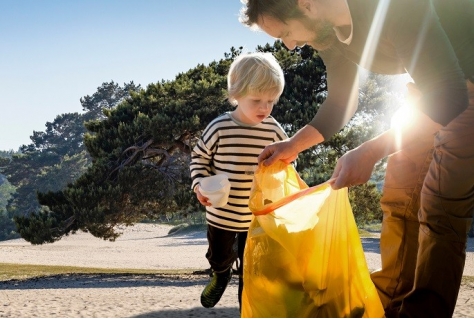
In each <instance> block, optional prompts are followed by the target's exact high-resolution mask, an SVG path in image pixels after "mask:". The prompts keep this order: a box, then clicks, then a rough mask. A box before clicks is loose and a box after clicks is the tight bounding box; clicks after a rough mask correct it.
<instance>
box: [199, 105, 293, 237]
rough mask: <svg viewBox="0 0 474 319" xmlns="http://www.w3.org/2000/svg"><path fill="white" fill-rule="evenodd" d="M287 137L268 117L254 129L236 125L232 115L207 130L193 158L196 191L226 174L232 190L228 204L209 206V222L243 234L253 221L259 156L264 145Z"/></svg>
mask: <svg viewBox="0 0 474 319" xmlns="http://www.w3.org/2000/svg"><path fill="white" fill-rule="evenodd" d="M286 138H288V136H287V135H286V133H285V131H284V130H283V129H282V127H281V126H280V124H279V123H278V122H277V121H276V120H275V119H274V118H273V117H272V116H269V117H267V118H266V119H265V120H263V121H262V122H261V123H259V124H257V125H253V126H249V125H245V124H242V123H239V122H237V121H236V120H235V119H233V118H232V115H231V113H230V112H228V113H225V114H223V115H221V116H219V117H217V118H215V119H214V120H213V121H212V122H211V123H210V124H209V125H208V126H207V127H206V129H205V130H204V133H203V134H202V137H201V139H200V140H199V141H198V143H197V145H196V146H195V147H194V149H193V151H192V155H191V164H190V170H191V178H192V186H191V187H192V188H193V189H194V188H195V187H196V185H198V184H199V181H200V180H201V179H202V178H203V177H207V176H211V175H215V174H225V175H227V177H228V178H229V182H230V184H231V189H230V193H229V201H228V203H227V205H225V206H223V207H219V208H214V207H211V206H206V220H207V223H208V224H210V225H212V226H214V227H218V228H221V229H225V230H230V231H236V232H244V231H247V230H248V227H249V225H250V222H251V220H252V212H251V211H250V209H249V207H248V202H249V197H250V188H251V187H252V180H253V173H254V171H255V170H256V169H257V165H258V162H257V157H258V156H259V155H260V153H261V152H262V150H263V149H264V148H265V146H267V145H269V144H271V143H273V142H276V141H281V140H284V139H286Z"/></svg>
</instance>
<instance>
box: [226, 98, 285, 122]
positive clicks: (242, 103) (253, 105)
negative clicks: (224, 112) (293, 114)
mask: <svg viewBox="0 0 474 319" xmlns="http://www.w3.org/2000/svg"><path fill="white" fill-rule="evenodd" d="M277 98H278V95H277V94H273V93H252V94H248V95H245V96H243V97H240V98H238V99H236V100H237V108H236V109H235V111H234V112H233V113H232V115H233V116H234V117H235V118H236V119H237V120H238V121H240V122H242V123H245V124H249V125H255V124H258V123H260V122H262V121H263V120H264V119H266V118H267V117H268V116H269V115H270V113H272V110H273V104H275V102H276V100H277Z"/></svg>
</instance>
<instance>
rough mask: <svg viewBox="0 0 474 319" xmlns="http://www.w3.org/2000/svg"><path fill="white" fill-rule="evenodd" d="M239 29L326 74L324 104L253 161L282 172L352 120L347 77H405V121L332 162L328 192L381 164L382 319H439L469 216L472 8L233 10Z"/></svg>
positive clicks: (448, 300) (424, 4)
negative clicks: (311, 54)
mask: <svg viewBox="0 0 474 319" xmlns="http://www.w3.org/2000/svg"><path fill="white" fill-rule="evenodd" d="M242 1H243V2H244V4H245V5H244V8H242V11H241V17H240V20H241V22H242V23H244V24H246V25H247V26H250V27H252V28H259V29H261V30H263V31H265V32H266V33H268V34H269V35H270V36H272V37H274V38H278V39H281V40H282V41H283V43H284V44H285V45H286V46H287V48H288V49H290V50H291V49H294V48H295V47H296V46H303V45H305V44H308V45H311V46H312V47H313V48H315V49H316V50H318V52H319V54H320V56H321V58H322V59H323V61H324V63H325V65H326V71H327V85H328V96H327V99H326V100H325V101H324V103H323V104H322V105H321V107H320V109H319V111H318V113H317V114H316V116H315V118H314V119H313V120H312V121H311V122H310V123H309V124H308V125H306V126H305V127H303V128H302V129H301V130H300V131H298V132H297V133H296V134H295V135H294V136H293V137H291V138H290V139H287V140H285V141H282V142H278V143H274V144H271V145H269V146H267V147H266V148H265V149H264V151H263V152H262V153H261V155H260V157H259V160H260V161H264V163H265V164H267V165H268V164H271V163H273V162H274V161H276V160H279V159H281V160H284V161H287V162H289V161H291V160H293V159H294V158H296V156H297V155H298V153H299V152H301V151H303V150H305V149H307V148H309V147H311V146H314V145H316V144H319V143H321V142H323V141H324V140H327V139H329V138H330V137H331V136H332V135H333V134H334V133H336V132H337V131H338V130H340V129H341V128H342V127H343V126H344V125H345V124H346V123H347V122H348V121H349V120H350V118H351V117H352V115H353V114H354V113H355V110H356V108H357V103H358V101H357V95H358V82H357V79H358V74H357V72H358V67H362V68H366V69H368V70H370V71H372V72H376V73H381V74H401V73H408V74H409V75H410V76H411V77H412V79H413V81H414V83H413V84H411V85H410V86H409V92H410V93H411V95H412V97H416V98H413V100H414V101H416V112H415V114H416V116H415V118H414V120H413V121H411V122H410V121H407V123H405V125H402V126H401V127H398V128H393V129H390V130H388V131H386V132H384V133H382V134H381V135H379V136H377V137H375V138H374V139H372V140H370V141H367V142H365V143H363V144H361V145H360V146H359V147H357V148H356V149H354V150H351V151H349V152H347V153H346V154H345V155H344V156H342V157H341V158H340V159H339V161H338V163H337V165H336V168H335V170H334V173H333V176H332V177H333V178H334V182H333V188H335V189H338V188H342V187H348V186H352V185H357V184H361V183H365V182H367V180H368V179H369V178H370V175H371V172H372V170H373V167H374V165H375V163H376V162H377V161H379V160H380V159H382V158H383V157H385V156H388V155H390V157H389V160H388V165H387V170H386V176H385V183H384V191H383V197H382V200H381V204H382V208H383V210H384V219H383V223H382V233H381V239H380V246H381V258H382V269H381V270H378V271H376V272H374V273H373V274H372V280H373V282H374V284H375V286H376V288H377V290H378V292H379V295H380V298H381V300H382V303H383V305H384V308H385V311H386V315H387V316H409V317H450V316H452V314H453V312H454V307H455V304H456V299H457V295H458V292H459V287H460V284H461V278H462V273H463V268H464V261H465V249H466V241H467V232H468V230H469V227H470V225H471V221H472V214H473V208H474V143H472V141H471V139H472V137H474V83H472V82H474V54H473V52H474V1H473V0H451V1H446V0H433V1H430V0H417V1H412V0H394V1H390V0H380V1H377V0H347V1H346V0H242Z"/></svg>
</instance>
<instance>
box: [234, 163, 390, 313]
mask: <svg viewBox="0 0 474 319" xmlns="http://www.w3.org/2000/svg"><path fill="white" fill-rule="evenodd" d="M249 206H250V209H251V210H252V212H253V214H254V215H255V218H254V219H253V221H252V223H251V225H250V228H249V233H248V238H247V243H246V247H245V253H244V278H243V279H244V290H243V296H242V317H267V318H269V317H383V316H384V310H383V307H382V304H381V302H380V299H379V297H378V295H377V291H376V289H375V286H374V284H373V283H372V281H371V279H370V275H369V270H368V268H367V263H366V260H365V255H364V252H363V249H362V244H361V241H360V238H359V234H358V231H357V226H356V224H355V221H354V216H353V214H352V210H351V207H350V204H349V200H348V196H347V188H344V189H340V190H337V191H335V190H333V189H332V188H331V187H330V185H329V184H327V183H325V184H322V185H319V186H315V187H311V188H308V186H307V185H306V184H305V183H304V182H303V181H302V180H301V178H300V177H299V175H298V173H297V172H296V171H295V169H294V168H293V166H291V165H286V164H284V163H283V162H278V163H276V164H274V165H271V166H268V167H265V166H259V168H258V169H257V171H256V172H255V176H254V182H253V187H252V191H251V196H250V202H249Z"/></svg>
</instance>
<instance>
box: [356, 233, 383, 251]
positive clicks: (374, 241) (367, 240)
mask: <svg viewBox="0 0 474 319" xmlns="http://www.w3.org/2000/svg"><path fill="white" fill-rule="evenodd" d="M360 241H361V242H362V247H363V248H364V252H366V253H376V254H380V238H371V237H363V238H361V239H360Z"/></svg>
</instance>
